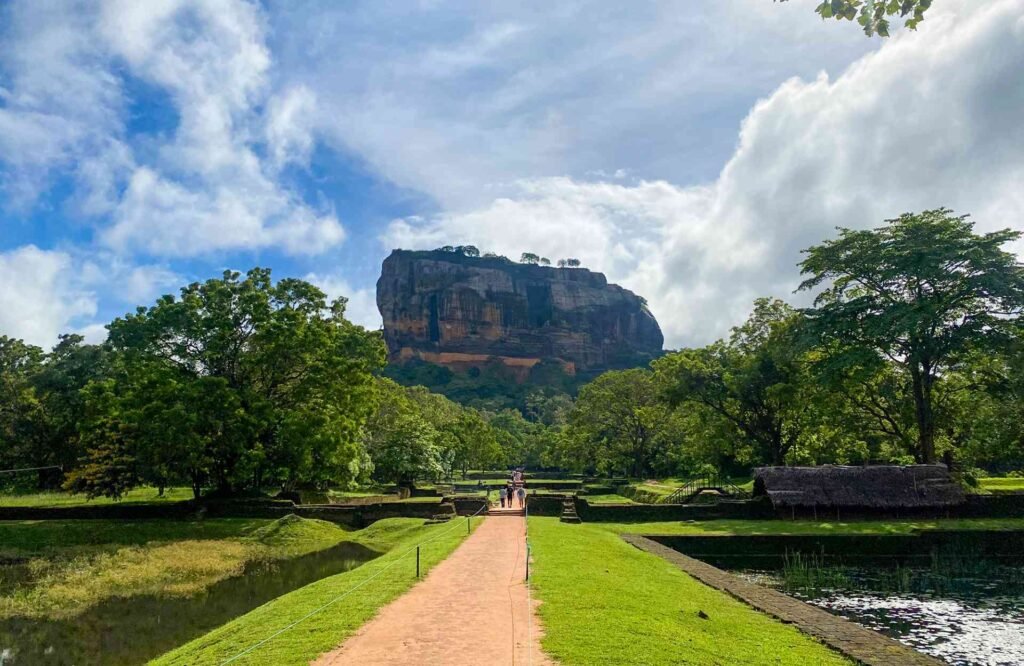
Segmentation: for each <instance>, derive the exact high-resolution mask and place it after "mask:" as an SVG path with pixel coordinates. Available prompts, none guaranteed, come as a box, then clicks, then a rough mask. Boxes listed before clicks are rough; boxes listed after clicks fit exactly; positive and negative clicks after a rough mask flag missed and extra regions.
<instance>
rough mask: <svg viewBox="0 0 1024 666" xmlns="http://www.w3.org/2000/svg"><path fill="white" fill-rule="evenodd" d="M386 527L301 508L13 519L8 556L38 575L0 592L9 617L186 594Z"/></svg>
mask: <svg viewBox="0 0 1024 666" xmlns="http://www.w3.org/2000/svg"><path fill="white" fill-rule="evenodd" d="M379 530H380V528H378V530H376V531H375V530H369V529H368V530H362V531H361V532H353V531H350V530H346V529H344V528H342V527H339V526H337V525H335V524H333V523H328V522H324V521H321V520H307V519H303V518H299V517H296V516H287V517H285V518H281V519H279V520H238V519H211V520H207V521H202V522H198V521H173V520H160V521H158V520H153V521H140V522H135V523H132V522H122V521H104V520H93V521H77V522H76V521H21V522H4V523H0V544H3V546H2V552H0V555H3V556H5V557H9V558H17V559H19V560H21V559H23V558H27V564H26V566H27V570H28V574H29V577H30V580H31V581H32V582H31V584H29V585H21V586H17V587H14V588H10V589H8V590H6V591H5V592H4V593H2V594H0V618H7V617H15V616H17V617H31V618H40V619H44V618H45V619H58V618H62V617H70V616H73V615H76V614H78V613H80V612H82V611H83V610H85V609H86V608H89V607H90V606H93V605H95V604H99V603H101V602H102V601H104V600H106V599H110V598H113V597H132V596H137V595H146V594H152V595H166V596H178V597H187V596H191V595H194V594H196V593H199V592H201V591H202V590H204V589H206V588H208V587H210V586H211V585H213V584H215V583H217V582H219V581H221V580H224V579H226V578H229V577H231V576H235V575H238V574H240V573H241V572H242V570H243V569H244V568H245V566H246V565H247V564H248V563H250V562H253V561H257V560H281V559H287V558H293V557H299V556H302V555H306V554H308V553H312V552H315V551H319V550H322V549H324V548H329V547H331V546H335V545H337V544H339V543H341V542H342V541H357V542H364V541H366V542H368V543H373V542H374V540H375V538H376V534H377V532H379ZM382 549H383V548H378V550H382Z"/></svg>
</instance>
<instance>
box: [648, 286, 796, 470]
mask: <svg viewBox="0 0 1024 666" xmlns="http://www.w3.org/2000/svg"><path fill="white" fill-rule="evenodd" d="M799 319H800V318H799V316H798V315H797V314H796V313H795V312H794V311H793V309H792V308H790V307H789V306H788V305H786V304H785V303H783V302H782V301H778V300H770V299H760V300H758V301H757V302H756V303H755V306H754V312H753V314H752V315H751V316H750V318H749V319H748V320H747V322H746V323H744V324H743V325H742V326H738V327H736V328H734V329H733V330H732V335H731V336H730V338H729V340H728V341H721V340H720V341H718V342H716V343H714V344H711V345H709V346H707V347H703V348H700V349H684V350H682V351H679V352H676V353H674V354H669V355H668V356H665V357H663V358H660V359H658V360H657V361H655V362H654V363H653V367H654V370H655V373H656V374H657V376H658V381H659V385H660V386H661V390H662V393H663V395H664V396H665V398H666V399H667V400H668V402H669V403H670V404H672V405H690V406H698V407H701V408H703V409H704V410H706V411H707V412H708V413H709V414H710V415H712V416H713V417H717V418H720V419H724V420H725V421H726V422H727V423H729V424H731V425H732V426H733V427H734V428H735V429H736V432H737V433H738V434H739V435H740V436H741V437H744V438H746V439H747V440H748V441H749V442H750V443H751V444H753V445H754V446H755V448H757V449H759V450H760V454H759V455H758V458H759V459H760V460H763V461H767V462H770V463H772V464H775V465H781V464H783V463H784V462H785V459H786V454H787V453H789V451H790V450H791V449H792V448H793V446H794V445H795V444H796V443H797V441H798V439H799V438H800V435H801V433H802V430H803V417H804V415H803V413H802V410H803V409H804V407H805V405H804V404H802V401H801V400H800V390H801V388H802V387H804V386H806V381H805V377H804V376H805V373H806V369H805V365H804V363H803V360H802V358H801V356H800V352H799V349H798V348H797V346H796V345H795V344H794V342H793V340H794V332H793V331H794V327H795V326H797V324H798V323H799Z"/></svg>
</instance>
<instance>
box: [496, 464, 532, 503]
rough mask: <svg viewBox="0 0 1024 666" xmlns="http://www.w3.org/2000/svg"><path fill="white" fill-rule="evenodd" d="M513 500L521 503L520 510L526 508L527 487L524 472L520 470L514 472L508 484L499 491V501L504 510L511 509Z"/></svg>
mask: <svg viewBox="0 0 1024 666" xmlns="http://www.w3.org/2000/svg"><path fill="white" fill-rule="evenodd" d="M513 499H516V500H518V501H519V508H520V509H523V508H525V507H526V486H525V485H524V484H523V472H522V470H518V469H517V470H515V471H514V472H512V475H511V478H509V480H508V482H507V483H506V484H505V485H504V486H503V487H502V488H500V489H499V490H498V500H499V501H500V502H501V507H502V508H505V507H506V506H508V508H510V509H511V508H512V507H513V504H512V502H513ZM506 502H507V503H508V504H506Z"/></svg>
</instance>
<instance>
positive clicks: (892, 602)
mask: <svg viewBox="0 0 1024 666" xmlns="http://www.w3.org/2000/svg"><path fill="white" fill-rule="evenodd" d="M846 572H847V575H846V578H845V580H846V581H847V582H848V584H847V585H843V586H832V587H824V588H813V589H812V588H804V589H800V588H794V587H793V585H792V580H790V581H789V582H787V581H786V580H784V576H783V575H782V574H781V573H780V572H765V571H760V572H752V571H747V572H742V573H741V575H742V576H743V577H744V578H747V579H748V580H752V581H753V582H757V583H759V584H762V585H769V586H771V587H776V588H778V589H785V591H786V592H787V593H789V594H792V595H793V596H795V597H797V598H800V599H803V600H804V601H807V602H808V603H811V604H814V605H815V606H820V607H821V608H824V609H826V610H828V611H831V612H833V613H835V614H837V615H842V616H843V617H846V618H848V619H850V620H853V621H854V622H857V623H859V624H861V625H864V626H866V627H868V628H871V629H874V630H876V631H880V632H882V633H884V634H887V635H889V636H891V637H893V638H895V639H897V640H899V641H900V642H902V643H905V644H906V645H909V646H911V647H913V648H915V649H917V650H919V651H921V652H924V653H926V654H930V655H932V656H934V657H938V658H939V659H942V660H944V661H946V662H948V663H950V664H955V665H957V666H975V665H978V666H981V665H984V666H993V665H997V664H998V665H1002V664H1024V595H1021V594H1020V589H1021V588H1020V580H1021V575H1022V573H1024V572H1022V570H1021V568H1019V567H992V568H991V569H990V570H989V571H988V573H987V575H986V576H985V577H983V578H982V577H976V576H971V577H963V578H958V579H948V578H947V579H945V580H944V582H943V583H942V584H941V585H927V586H926V585H923V584H920V583H919V582H920V581H929V580H934V575H933V572H932V571H930V570H927V569H921V570H913V571H912V572H911V573H912V576H911V579H912V580H913V581H914V584H913V585H912V586H911V588H910V589H912V590H913V591H910V592H906V591H902V592H901V591H893V589H892V587H891V583H892V580H893V573H892V572H891V571H888V570H884V569H848V570H846Z"/></svg>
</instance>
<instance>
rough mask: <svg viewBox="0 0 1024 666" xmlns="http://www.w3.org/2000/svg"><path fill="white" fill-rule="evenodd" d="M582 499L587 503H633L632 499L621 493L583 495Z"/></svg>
mask: <svg viewBox="0 0 1024 666" xmlns="http://www.w3.org/2000/svg"><path fill="white" fill-rule="evenodd" d="M583 499H585V500H587V502H588V503H589V504H635V502H634V501H633V500H631V499H629V498H628V497H623V496H622V495H584V496H583Z"/></svg>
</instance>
